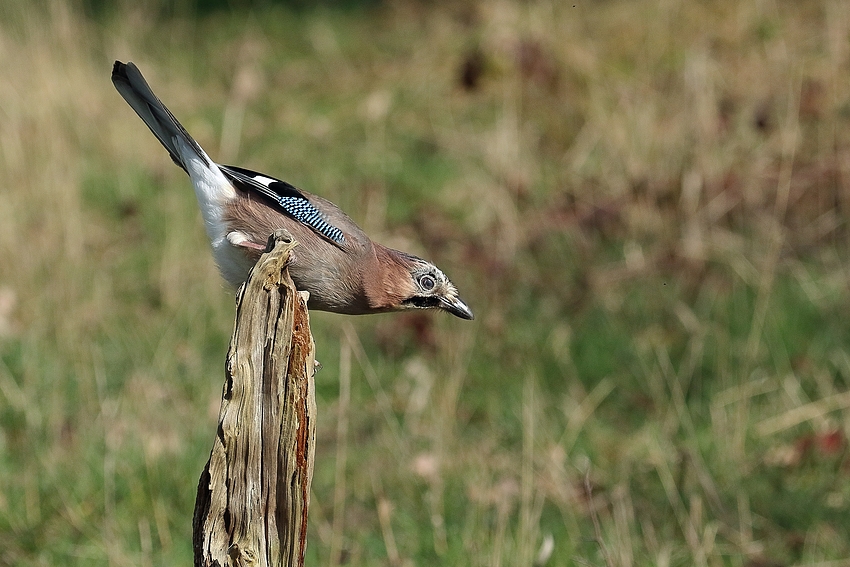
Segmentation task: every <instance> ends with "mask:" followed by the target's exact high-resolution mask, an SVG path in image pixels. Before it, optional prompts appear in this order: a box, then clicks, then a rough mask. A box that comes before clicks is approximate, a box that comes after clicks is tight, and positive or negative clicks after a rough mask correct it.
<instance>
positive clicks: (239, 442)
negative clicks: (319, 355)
mask: <svg viewBox="0 0 850 567" xmlns="http://www.w3.org/2000/svg"><path fill="white" fill-rule="evenodd" d="M295 246H296V243H295V242H294V241H293V240H292V238H291V237H290V236H289V235H288V234H286V233H285V231H281V232H279V233H276V234H275V235H273V236H272V237H271V238H270V239H269V246H268V248H267V252H266V253H265V254H263V256H262V257H261V258H260V260H259V261H258V262H257V264H256V266H254V268H253V270H251V274H250V275H249V277H248V280H247V281H246V282H245V284H243V285H242V287H241V288H240V289H239V292H238V294H237V298H236V324H235V327H234V329H233V336H232V338H231V340H230V349H229V351H228V354H227V364H226V370H225V374H226V377H225V382H224V392H223V393H222V400H221V410H220V412H219V425H218V431H217V434H216V437H215V441H214V443H213V447H212V451H211V454H210V460H209V462H208V463H207V465H206V467H205V468H204V472H203V473H202V474H201V479H200V482H199V484H198V495H197V499H196V501H195V517H194V521H193V537H192V541H193V545H194V550H195V565H196V566H197V567H201V566H203V567H207V566H209V567H211V566H214V565H216V566H219V567H224V566H234V567H235V566H248V565H252V566H254V565H256V566H286V567H289V566H301V565H303V564H304V552H305V549H306V547H307V508H308V504H309V500H310V482H311V481H312V478H313V458H314V443H315V436H316V426H315V419H316V417H315V415H316V400H315V393H314V384H313V373H314V365H315V359H314V355H315V352H314V344H313V337H312V335H311V334H310V321H309V315H308V312H307V302H306V297H305V296H306V295H307V294H299V292H297V291H296V289H295V286H294V285H293V283H292V280H291V279H290V277H289V272H288V271H287V268H286V265H287V262H288V261H289V255H290V252H291V250H292V248H294V247H295Z"/></svg>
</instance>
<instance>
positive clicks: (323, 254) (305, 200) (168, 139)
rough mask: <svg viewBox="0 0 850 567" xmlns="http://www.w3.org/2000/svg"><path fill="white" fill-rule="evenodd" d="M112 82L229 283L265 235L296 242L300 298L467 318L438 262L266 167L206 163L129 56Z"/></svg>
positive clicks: (353, 308)
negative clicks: (170, 169) (155, 146)
mask: <svg viewBox="0 0 850 567" xmlns="http://www.w3.org/2000/svg"><path fill="white" fill-rule="evenodd" d="M112 83H113V85H115V88H116V89H117V90H118V93H119V94H120V95H121V96H122V97H123V98H124V100H125V101H126V102H127V103H128V104H129V105H130V107H131V108H132V109H133V110H134V111H135V112H136V114H138V115H139V117H140V118H141V119H142V121H144V123H145V124H146V125H147V127H148V128H149V129H150V130H151V132H153V134H154V136H156V138H157V139H158V140H159V142H160V143H161V144H162V145H163V146H164V147H165V149H166V150H167V151H168V153H169V155H170V156H171V159H172V161H174V163H175V164H177V165H178V166H179V167H180V168H182V169H183V171H185V172H186V173H187V174H188V175H189V179H190V180H191V182H192V186H193V188H194V190H195V196H196V197H197V199H198V204H199V206H200V209H201V215H202V217H203V221H204V226H205V228H206V232H207V236H208V237H209V239H210V244H211V247H212V253H213V257H214V259H215V262H216V264H217V266H218V269H219V271H220V273H221V275H222V277H223V278H224V279H225V281H227V282H228V283H229V284H230V285H231V286H232V287H233V288H234V289H235V288H238V287H239V286H240V285H241V284H242V283H243V282H244V281H245V280H246V279H247V277H248V273H249V271H250V269H251V267H252V266H253V265H254V264H255V263H256V261H257V260H258V259H259V257H260V255H261V254H262V253H263V251H264V250H265V248H266V242H267V240H268V237H269V236H270V235H271V234H273V233H274V232H275V231H277V230H279V229H285V230H287V231H288V232H289V233H290V234H291V235H292V237H293V238H294V239H295V240H296V241H297V242H298V247H297V248H296V249H295V250H294V254H293V255H294V258H291V261H290V265H289V273H290V276H291V277H292V281H293V283H295V287H296V288H297V289H299V290H301V291H307V292H309V294H310V297H309V300H308V303H307V307H308V308H309V309H312V310H317V311H329V312H333V313H342V314H347V315H364V314H371V313H383V312H393V311H407V310H418V309H437V310H442V311H445V312H447V313H451V314H452V315H455V316H457V317H459V318H461V319H467V320H471V319H473V318H474V316H473V313H472V310H471V309H470V308H469V306H468V305H467V304H466V303H465V302H464V301H463V300H462V299H461V298H460V297H459V295H458V291H457V288H456V287H455V285H454V284H453V283H452V282H451V281H450V280H449V278H447V277H446V275H445V274H444V273H443V272H442V271H441V270H440V269H439V268H437V266H435V265H434V264H432V263H431V262H428V261H426V260H423V259H422V258H419V257H417V256H414V255H412V254H408V253H406V252H401V251H399V250H394V249H392V248H388V247H386V246H384V245H382V244H379V243H377V242H374V241H373V240H372V239H371V238H369V237H368V236H367V235H366V233H365V232H364V231H363V229H361V228H360V227H359V226H358V225H357V224H356V223H355V222H354V221H353V220H351V218H349V216H348V215H346V214H345V213H344V212H343V211H342V210H340V209H339V207H337V206H336V205H334V204H333V203H331V202H330V201H328V200H326V199H323V198H322V197H319V196H318V195H313V194H311V193H308V192H307V191H303V190H301V189H298V188H297V187H295V186H294V185H292V184H290V183H287V182H286V181H282V180H280V179H277V178H275V177H272V176H270V175H266V174H263V173H258V172H256V171H252V170H250V169H245V168H242V167H235V166H231V165H222V164H218V163H215V162H214V161H213V160H212V159H210V157H209V155H207V153H206V152H205V151H204V150H203V149H202V148H201V146H200V145H199V144H198V142H196V141H195V139H194V138H192V136H190V135H189V133H188V132H187V131H186V129H185V128H184V127H183V126H182V125H181V124H180V122H178V120H177V119H176V118H175V117H174V115H173V114H172V113H171V112H170V111H169V110H168V108H166V106H165V105H164V104H163V103H162V101H160V99H159V98H158V97H157V96H156V95H155V94H154V92H153V90H151V87H150V86H149V85H148V83H147V81H146V80H145V78H144V76H143V75H142V73H141V71H139V69H138V67H137V66H136V65H134V64H133V63H132V62H127V63H122V62H121V61H115V64H114V65H113V68H112Z"/></svg>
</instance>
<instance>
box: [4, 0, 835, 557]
mask: <svg viewBox="0 0 850 567" xmlns="http://www.w3.org/2000/svg"><path fill="white" fill-rule="evenodd" d="M114 59H121V60H124V61H126V60H131V61H134V62H135V63H137V64H138V65H139V67H140V68H141V70H142V71H143V72H144V73H145V75H146V76H147V78H148V80H149V81H150V83H151V84H152V86H153V88H154V90H155V91H156V92H157V93H158V94H159V95H160V97H161V98H162V99H163V100H164V101H165V103H166V104H167V105H168V106H169V107H170V108H171V110H172V111H173V112H174V113H175V115H176V116H177V117H178V118H179V119H180V120H181V121H182V122H183V124H184V125H185V126H186V127H187V129H188V130H189V131H190V132H191V133H192V134H193V135H194V136H195V137H196V138H197V139H198V140H199V142H200V143H201V145H202V146H203V147H205V148H206V149H207V151H208V152H209V153H210V154H211V155H212V156H213V158H214V159H217V160H218V161H221V162H224V163H233V164H237V165H242V166H245V167H250V168H254V169H258V170H260V171H265V172H268V173H270V174H272V175H276V176H278V177H281V178H283V179H286V180H288V181H290V182H292V183H294V184H295V185H297V186H299V187H302V188H304V189H306V190H309V191H311V192H314V193H318V194H320V195H322V196H324V197H326V198H329V199H331V200H332V201H334V202H336V203H337V204H338V205H340V206H341V207H342V208H343V209H344V210H346V211H347V212H348V213H349V214H350V215H351V216H352V217H353V218H354V219H355V220H356V221H358V222H359V223H360V224H361V226H363V227H364V228H365V229H366V230H367V232H369V233H370V234H371V235H372V236H373V237H375V239H377V240H379V241H381V242H383V243H385V244H388V245H391V246H395V247H398V248H402V249H406V250H410V251H412V252H415V253H418V254H420V255H422V256H424V257H426V258H429V259H431V260H434V261H436V262H437V263H438V264H439V265H440V266H442V267H443V268H444V269H445V271H446V273H447V274H448V275H449V277H451V278H452V279H453V280H454V281H455V283H456V284H457V285H458V287H459V288H460V290H461V294H462V296H463V297H464V298H465V299H466V300H467V302H468V303H469V304H470V305H471V307H472V308H473V310H474V311H475V313H476V320H475V321H474V322H471V323H470V322H465V321H461V320H458V319H455V318H451V317H448V316H441V315H439V314H404V315H381V316H371V317H362V318H350V317H343V316H338V315H332V314H324V313H314V314H313V315H312V323H313V331H314V335H315V337H316V343H317V357H318V359H319V360H320V361H321V362H322V363H323V364H324V368H323V370H321V372H319V373H318V374H317V377H316V380H317V383H316V386H317V396H318V410H319V424H318V453H317V460H316V473H315V478H314V482H313V500H312V508H311V511H310V513H311V526H310V532H309V546H308V564H309V565H338V564H339V565H355V566H359V565H387V566H391V567H407V566H414V565H434V564H443V565H471V566H492V567H499V566H531V565H538V566H543V565H546V566H567V565H570V566H572V565H578V566H583V565H604V566H606V567H613V566H624V567H625V566H632V565H659V566H668V565H696V566H709V565H710V566H715V565H716V566H720V565H729V566H748V567H767V566H790V565H807V566H815V565H818V566H838V565H847V564H848V561H850V455H849V454H848V442H847V438H848V433H850V318H849V317H848V314H850V285H848V281H850V279H849V278H850V257H848V252H850V250H848V242H850V241H848V238H850V234H848V220H850V3H848V2H846V1H844V0H831V1H821V2H819V1H814V0H802V1H799V2H787V1H781V0H753V1H747V2H737V1H734V0H706V1H702V2H683V1H675V0H631V1H626V0H607V1H588V0H570V1H568V2H556V1H527V2H519V1H517V2H512V1H508V0H499V1H494V2H490V1H485V0H479V1H475V0H469V1H466V2H447V1H440V0H431V1H427V0H421V1H417V0H400V1H398V2H390V1H387V2H378V1H373V2H353V1H351V2H342V3H331V2H326V3H322V4H319V5H313V4H312V3H309V2H295V3H273V2H268V3H261V2H258V3H255V4H253V5H245V6H243V5H241V4H240V3H238V2H225V1H222V2H219V3H216V2H213V1H209V2H205V1H202V0H198V1H197V2H191V1H185V2H178V3H176V4H172V3H167V2H165V1H164V0H163V1H162V2H160V3H157V2H156V1H151V2H130V1H129V0H126V1H119V2H116V3H106V2H99V1H97V0H90V1H88V2H87V1H85V0H79V1H74V0H67V1H63V0H34V1H26V0H5V1H4V2H2V3H0V77H2V78H0V564H2V565H110V566H125V565H139V566H148V565H189V564H191V561H192V550H191V517H192V510H193V504H194V498H195V490H196V485H197V481H198V477H199V475H200V472H201V470H202V468H203V465H204V463H205V462H206V459H207V457H208V455H209V450H210V447H211V444H212V439H213V435H214V432H215V427H216V419H217V412H218V404H219V397H220V393H221V386H222V382H223V365H224V357H225V351H226V347H227V342H228V340H229V335H230V332H231V329H232V324H233V312H234V309H233V307H234V299H233V294H232V293H231V292H230V291H228V290H226V289H225V287H224V284H223V283H222V282H221V280H220V278H219V276H218V274H217V273H216V269H215V267H214V265H213V263H212V260H211V257H210V254H209V251H208V243H207V241H206V236H205V234H204V232H203V228H202V225H201V222H200V216H199V213H198V211H197V207H196V204H195V201H194V195H193V192H192V190H191V188H190V185H189V183H188V180H187V178H186V177H185V175H184V174H183V173H182V172H181V171H180V170H179V169H178V168H177V167H175V166H174V165H173V164H172V163H171V161H170V160H169V158H168V155H167V154H166V152H165V151H164V150H163V148H162V147H160V145H159V144H158V143H157V141H156V140H155V139H154V138H153V136H152V135H151V134H150V132H149V131H148V130H147V129H146V128H145V126H144V124H143V123H142V122H141V121H140V120H139V119H138V118H137V117H136V116H135V114H134V113H133V112H132V111H131V109H130V108H129V107H128V106H127V105H126V104H125V102H124V101H123V100H122V99H121V97H120V96H119V95H118V94H117V93H116V92H115V90H114V88H113V87H112V84H111V82H110V71H111V66H112V62H113V60H114Z"/></svg>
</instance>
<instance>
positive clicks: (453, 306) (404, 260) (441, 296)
mask: <svg viewBox="0 0 850 567" xmlns="http://www.w3.org/2000/svg"><path fill="white" fill-rule="evenodd" d="M388 252H390V253H391V255H393V256H395V258H393V259H394V260H395V262H392V264H395V269H393V270H390V271H389V273H387V274H386V276H387V279H385V283H386V284H389V286H388V287H391V288H393V289H392V290H391V291H390V290H388V291H389V295H392V296H393V297H394V301H393V302H392V303H394V305H393V306H392V307H391V310H393V311H402V310H407V309H441V310H443V311H446V312H448V313H451V314H452V315H454V316H456V317H460V318H461V319H467V320H470V319H473V318H474V316H473V315H472V310H471V309H470V308H469V307H468V306H467V305H466V303H464V301H463V300H462V299H461V298H460V297H458V293H457V288H456V287H455V286H454V284H453V283H452V282H451V281H449V278H447V277H446V275H445V274H444V273H443V272H442V271H440V269H439V268H437V266H435V265H434V264H432V263H430V262H427V261H425V260H423V259H422V258H417V257H416V256H412V255H409V254H405V253H403V252H397V251H395V250H388Z"/></svg>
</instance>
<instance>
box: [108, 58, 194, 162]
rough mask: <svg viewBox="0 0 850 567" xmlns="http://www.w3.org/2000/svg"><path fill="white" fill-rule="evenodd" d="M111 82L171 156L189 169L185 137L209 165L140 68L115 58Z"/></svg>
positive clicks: (189, 144) (187, 142)
mask: <svg viewBox="0 0 850 567" xmlns="http://www.w3.org/2000/svg"><path fill="white" fill-rule="evenodd" d="M112 84H113V85H115V88H116V89H118V92H119V93H120V94H121V96H122V97H124V100H126V101H127V104H129V105H130V106H131V107H132V108H133V110H135V111H136V114H138V115H139V117H140V118H141V119H142V120H143V121H144V122H145V124H147V126H148V128H150V130H151V132H153V135H154V136H156V139H157V140H159V142H160V143H161V144H162V145H163V146H165V149H166V150H168V153H169V154H170V155H171V159H172V160H173V161H174V163H176V164H177V165H179V166H180V167H182V168H183V170H184V171H185V170H186V166H185V164H184V163H183V159H182V158H181V157H180V150H179V147H178V145H177V140H178V139H179V140H183V142H184V143H186V144H187V145H188V146H189V147H190V148H192V150H193V151H194V152H195V153H196V154H197V155H198V157H199V158H201V160H202V161H203V162H204V163H206V164H207V165H209V164H210V163H209V158H207V156H206V154H205V153H204V151H203V150H202V149H201V146H199V145H198V143H197V142H196V141H195V140H194V138H192V136H190V135H189V133H188V132H186V129H185V128H183V126H182V125H181V124H180V122H178V121H177V119H176V118H174V115H173V114H171V112H170V111H169V110H168V109H167V108H166V107H165V105H164V104H162V101H161V100H159V98H158V97H157V96H156V95H155V94H153V91H152V90H151V88H150V86H148V83H147V81H145V78H144V77H143V76H142V73H141V71H139V68H138V67H136V66H135V65H133V64H132V63H126V64H124V63H122V62H120V61H116V62H115V65H113V67H112Z"/></svg>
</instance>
